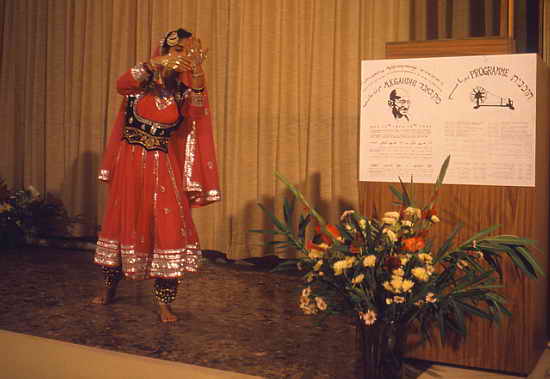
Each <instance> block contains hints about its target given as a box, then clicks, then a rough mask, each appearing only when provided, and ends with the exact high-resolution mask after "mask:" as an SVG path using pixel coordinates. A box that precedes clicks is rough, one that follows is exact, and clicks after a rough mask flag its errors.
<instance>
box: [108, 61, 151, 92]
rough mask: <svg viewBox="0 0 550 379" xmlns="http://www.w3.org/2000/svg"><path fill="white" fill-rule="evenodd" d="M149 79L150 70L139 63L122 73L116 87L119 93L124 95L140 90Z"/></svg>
mask: <svg viewBox="0 0 550 379" xmlns="http://www.w3.org/2000/svg"><path fill="white" fill-rule="evenodd" d="M150 80H151V71H149V69H148V68H147V67H146V66H145V64H143V63H139V64H137V65H136V66H134V67H132V68H131V69H129V70H128V71H126V72H125V73H124V74H122V75H121V76H120V77H119V78H118V80H117V82H116V88H117V91H118V93H119V94H121V95H123V96H126V95H132V94H135V93H139V92H142V91H143V89H144V87H145V86H146V85H147V84H148V83H149V81H150Z"/></svg>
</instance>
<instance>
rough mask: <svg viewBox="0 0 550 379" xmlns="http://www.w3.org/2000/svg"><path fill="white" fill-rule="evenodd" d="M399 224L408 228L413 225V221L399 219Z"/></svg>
mask: <svg viewBox="0 0 550 379" xmlns="http://www.w3.org/2000/svg"><path fill="white" fill-rule="evenodd" d="M401 225H402V226H406V227H408V228H410V227H412V226H413V223H412V221H409V220H403V221H401Z"/></svg>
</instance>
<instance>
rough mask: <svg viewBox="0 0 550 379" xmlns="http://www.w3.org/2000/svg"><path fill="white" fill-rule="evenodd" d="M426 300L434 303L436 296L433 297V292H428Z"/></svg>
mask: <svg viewBox="0 0 550 379" xmlns="http://www.w3.org/2000/svg"><path fill="white" fill-rule="evenodd" d="M426 301H427V302H428V303H435V302H436V301H437V298H436V297H435V293H433V292H428V294H427V295H426Z"/></svg>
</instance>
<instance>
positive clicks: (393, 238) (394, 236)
mask: <svg viewBox="0 0 550 379" xmlns="http://www.w3.org/2000/svg"><path fill="white" fill-rule="evenodd" d="M382 233H384V234H385V235H387V236H388V238H389V239H390V241H392V242H396V241H397V234H395V233H394V231H393V230H390V229H388V228H384V229H383V230H382Z"/></svg>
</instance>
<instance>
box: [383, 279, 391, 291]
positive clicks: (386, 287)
mask: <svg viewBox="0 0 550 379" xmlns="http://www.w3.org/2000/svg"><path fill="white" fill-rule="evenodd" d="M382 287H384V288H385V289H386V290H387V291H390V292H393V287H392V286H391V284H390V282H388V281H385V282H384V283H382Z"/></svg>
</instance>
